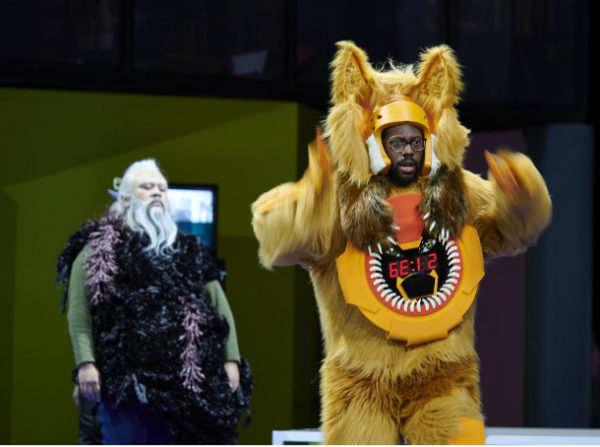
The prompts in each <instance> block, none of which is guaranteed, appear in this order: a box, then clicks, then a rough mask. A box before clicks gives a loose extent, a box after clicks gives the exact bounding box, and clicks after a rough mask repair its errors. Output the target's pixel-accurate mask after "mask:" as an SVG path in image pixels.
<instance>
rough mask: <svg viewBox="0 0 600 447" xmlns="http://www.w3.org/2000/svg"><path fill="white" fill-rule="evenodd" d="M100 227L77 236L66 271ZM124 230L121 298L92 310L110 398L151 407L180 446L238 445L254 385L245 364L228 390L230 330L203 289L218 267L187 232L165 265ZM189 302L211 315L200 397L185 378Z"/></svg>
mask: <svg viewBox="0 0 600 447" xmlns="http://www.w3.org/2000/svg"><path fill="white" fill-rule="evenodd" d="M111 224H112V223H111V222H107V221H106V220H105V221H101V222H100V223H99V225H100V226H102V225H111ZM97 227H98V225H93V224H90V225H88V226H86V227H84V229H83V230H81V231H79V232H78V233H76V235H75V237H74V239H73V240H72V241H71V242H70V244H67V249H66V251H65V252H63V254H61V256H60V258H59V259H60V261H59V267H58V270H59V272H64V271H68V270H70V265H71V264H72V262H73V260H74V257H73V256H74V255H76V254H77V253H75V250H73V249H72V248H73V247H76V246H77V247H78V246H81V244H82V242H84V241H85V234H86V233H87V234H88V236H89V237H94V234H96V235H100V234H102V232H96V233H91V232H90V231H89V230H91V229H93V228H97ZM84 230H85V231H84ZM117 230H118V231H119V232H120V239H121V240H122V243H118V244H116V246H115V247H114V251H115V253H116V260H117V264H118V266H119V272H118V274H117V275H116V276H115V278H114V289H113V290H114V293H112V294H111V295H110V296H108V297H107V299H106V300H102V301H101V302H99V304H97V305H93V306H92V305H91V306H90V310H91V312H92V318H93V324H94V349H95V354H96V364H97V366H98V369H99V370H100V372H101V374H102V378H103V381H102V399H103V401H105V400H106V401H109V402H111V403H112V404H113V405H114V406H116V407H127V406H128V405H130V404H131V403H132V402H133V401H135V400H137V401H139V402H140V403H141V404H143V405H147V406H148V408H150V409H151V410H152V411H155V412H157V413H160V414H161V415H162V416H163V417H164V418H165V420H166V421H167V422H168V424H169V429H170V435H171V441H172V442H173V443H178V444H181V443H183V444H197V443H200V444H223V443H226V444H227V443H232V442H233V440H234V434H235V429H236V427H237V424H238V421H239V419H240V418H241V416H242V415H243V414H244V413H245V412H247V411H248V409H249V400H250V396H251V393H252V388H253V386H254V382H253V379H252V376H251V373H250V368H249V365H248V363H247V362H246V361H245V360H243V361H242V363H241V365H240V388H239V392H238V393H237V394H232V393H231V389H230V388H229V380H228V378H227V375H226V373H225V370H224V368H223V362H224V346H225V343H226V341H227V338H228V335H229V328H228V325H227V321H226V320H225V319H224V317H223V316H222V315H220V314H218V313H217V312H216V310H215V308H214V307H213V305H212V303H211V302H210V301H209V300H208V299H207V297H206V296H205V291H204V284H206V282H208V281H211V280H214V279H218V277H219V274H220V272H219V270H218V268H217V266H216V264H215V262H214V261H213V259H212V257H211V256H210V255H209V253H208V252H207V250H206V249H205V248H204V247H203V246H202V245H201V244H200V243H199V241H198V239H197V238H196V237H194V236H191V235H185V234H182V233H180V234H179V235H178V238H177V241H176V248H177V250H178V251H177V253H176V254H174V255H172V257H171V259H169V260H167V261H165V260H164V259H159V258H157V257H155V256H153V255H150V254H148V253H145V252H144V251H143V249H144V247H145V246H146V244H147V242H148V240H147V236H145V235H144V236H142V235H140V234H138V233H134V232H132V231H130V230H128V229H125V228H123V227H121V226H118V227H117ZM84 243H85V242H84ZM98 256H102V253H99V254H98ZM92 261H93V260H92ZM107 290H108V289H107ZM180 297H182V298H181V299H180ZM186 304H187V305H189V306H193V308H194V309H195V310H196V311H197V312H200V313H201V314H203V315H204V316H205V319H204V320H205V321H204V322H203V324H202V326H201V328H200V329H201V331H202V336H201V340H200V344H199V351H198V359H197V362H198V364H199V365H200V366H201V369H202V372H203V373H204V375H205V378H204V379H203V381H202V383H201V384H200V387H201V389H202V391H201V392H200V393H196V392H193V391H191V390H189V389H187V388H186V387H185V386H184V385H183V383H182V382H183V381H182V378H181V377H180V373H181V371H182V361H181V358H180V354H181V352H182V350H183V345H184V342H183V340H182V338H181V336H182V334H183V333H185V329H184V328H183V327H182V318H183V309H184V306H186Z"/></svg>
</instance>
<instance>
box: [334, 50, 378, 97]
mask: <svg viewBox="0 0 600 447" xmlns="http://www.w3.org/2000/svg"><path fill="white" fill-rule="evenodd" d="M336 45H337V47H338V51H337V53H336V55H335V57H334V59H333V61H332V62H331V68H332V73H331V82H332V90H331V99H332V101H333V104H339V103H341V102H344V101H348V100H354V101H355V102H357V103H358V104H360V105H361V106H363V107H368V106H369V103H370V100H371V94H372V91H373V84H374V82H375V80H374V76H373V68H372V67H371V65H370V64H369V59H368V57H367V55H366V53H365V52H364V51H363V50H361V49H360V48H358V47H357V46H356V45H355V44H354V43H353V42H350V41H341V42H337V43H336Z"/></svg>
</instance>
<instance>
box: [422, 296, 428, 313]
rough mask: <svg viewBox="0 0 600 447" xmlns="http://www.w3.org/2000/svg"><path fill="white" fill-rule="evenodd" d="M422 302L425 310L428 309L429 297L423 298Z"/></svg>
mask: <svg viewBox="0 0 600 447" xmlns="http://www.w3.org/2000/svg"><path fill="white" fill-rule="evenodd" d="M423 304H424V305H425V312H428V311H429V298H425V299H424V300H423Z"/></svg>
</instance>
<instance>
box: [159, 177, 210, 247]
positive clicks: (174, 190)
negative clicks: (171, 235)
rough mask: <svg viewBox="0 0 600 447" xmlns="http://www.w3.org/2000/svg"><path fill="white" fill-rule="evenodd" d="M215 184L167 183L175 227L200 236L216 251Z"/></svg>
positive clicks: (204, 242) (203, 241)
mask: <svg viewBox="0 0 600 447" xmlns="http://www.w3.org/2000/svg"><path fill="white" fill-rule="evenodd" d="M217 191H218V190H217V185H203V184H183V183H169V192H168V197H169V208H170V210H171V216H172V217H173V220H175V223H176V224H177V227H178V228H179V229H180V230H181V231H183V232H185V233H189V234H194V235H196V236H199V237H200V240H201V241H202V243H203V244H204V245H206V246H207V247H209V248H210V249H211V251H212V252H213V253H214V254H215V255H216V253H217Z"/></svg>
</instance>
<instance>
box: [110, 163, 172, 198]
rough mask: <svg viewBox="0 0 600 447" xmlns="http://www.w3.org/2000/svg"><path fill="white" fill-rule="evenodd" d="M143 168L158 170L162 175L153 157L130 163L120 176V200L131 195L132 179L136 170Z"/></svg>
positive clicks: (136, 172)
mask: <svg viewBox="0 0 600 447" xmlns="http://www.w3.org/2000/svg"><path fill="white" fill-rule="evenodd" d="M144 170H153V171H158V172H160V173H161V175H162V172H161V170H160V168H159V167H158V165H157V164H156V160H155V159H154V158H145V159H143V160H139V161H136V162H133V163H131V164H130V165H129V167H128V168H127V169H125V173H124V174H123V177H122V178H121V184H120V185H119V200H120V201H121V200H122V199H124V198H127V199H129V198H130V197H131V194H133V181H134V180H135V178H136V176H137V174H138V172H140V171H144Z"/></svg>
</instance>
